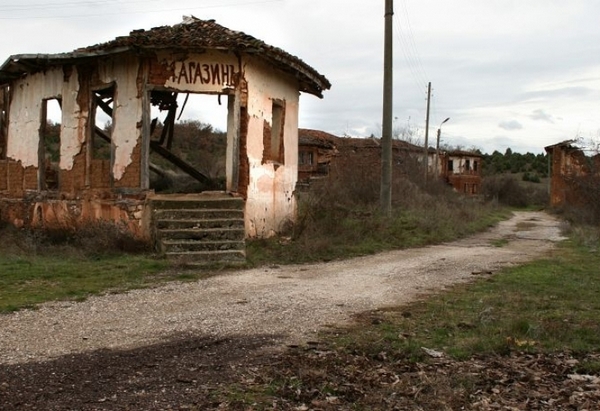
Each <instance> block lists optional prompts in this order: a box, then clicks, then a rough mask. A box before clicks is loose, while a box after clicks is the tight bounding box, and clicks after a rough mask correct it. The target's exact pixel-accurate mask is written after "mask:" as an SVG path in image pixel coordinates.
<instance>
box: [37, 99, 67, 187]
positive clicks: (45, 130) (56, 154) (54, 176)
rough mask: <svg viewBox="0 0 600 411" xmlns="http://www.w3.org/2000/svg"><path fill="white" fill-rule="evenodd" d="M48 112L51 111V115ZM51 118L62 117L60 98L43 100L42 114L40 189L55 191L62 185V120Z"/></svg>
mask: <svg viewBox="0 0 600 411" xmlns="http://www.w3.org/2000/svg"><path fill="white" fill-rule="evenodd" d="M48 113H51V116H49V114H48ZM50 118H56V119H62V101H61V99H60V98H50V99H46V100H43V101H42V112H41V116H40V121H41V124H40V140H39V147H38V161H39V164H38V189H39V190H50V191H54V190H58V189H59V187H60V184H59V176H60V172H59V170H60V168H59V163H60V133H61V122H60V120H59V121H52V120H50Z"/></svg>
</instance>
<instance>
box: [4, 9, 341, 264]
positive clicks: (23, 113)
mask: <svg viewBox="0 0 600 411" xmlns="http://www.w3.org/2000/svg"><path fill="white" fill-rule="evenodd" d="M329 88H330V83H329V81H328V80H327V79H326V78H325V77H324V76H323V75H321V74H320V73H318V72H317V71H316V70H315V69H313V68H312V67H310V66H309V65H307V64H306V63H304V62H303V61H302V60H300V59H299V58H297V57H295V56H292V55H290V54H289V53H287V52H285V51H283V50H281V49H279V48H277V47H273V46H270V45H267V44H265V43H264V42H262V41H260V40H257V39H256V38H254V37H252V36H249V35H247V34H244V33H242V32H237V31H233V30H229V29H227V28H225V27H223V26H220V25H218V24H217V23H215V22H214V21H212V20H209V21H204V20H199V19H196V18H193V17H186V18H184V21H183V22H182V23H180V24H177V25H174V26H163V27H157V28H153V29H150V30H135V31H132V32H131V33H130V34H129V35H128V36H123V37H118V38H116V39H114V40H112V41H109V42H107V43H103V44H99V45H94V46H90V47H85V48H81V49H77V50H75V51H73V52H69V53H61V54H46V55H40V54H22V55H15V56H11V57H9V58H8V59H7V60H6V62H5V63H4V64H3V65H2V66H1V67H0V219H2V220H4V221H8V222H11V223H13V224H15V225H17V226H28V225H33V226H51V225H65V224H75V225H76V224H80V223H82V222H84V221H86V220H89V219H106V220H112V221H117V222H119V223H123V224H125V225H127V227H128V228H129V229H130V230H131V231H133V232H135V233H136V234H137V235H139V236H142V237H146V238H152V237H153V236H154V235H155V234H156V233H155V232H154V229H155V228H156V227H157V224H156V220H160V219H161V218H169V219H171V220H177V223H178V224H179V225H177V224H175V223H174V222H172V221H171V222H164V221H163V223H162V224H163V228H164V227H166V228H164V230H165V232H167V231H169V230H171V231H173V232H174V231H176V230H177V229H179V231H180V232H179V234H178V235H179V236H180V237H181V236H182V235H183V234H182V230H187V231H188V232H190V231H193V230H192V229H193V227H197V226H198V224H199V223H196V225H194V223H192V225H191V226H189V227H187V226H185V224H187V223H186V221H187V222H189V221H190V220H194V219H201V220H202V221H204V220H205V219H206V216H202V217H200V216H193V213H191V210H192V209H202V208H206V209H216V208H221V207H222V205H224V204H227V203H228V201H229V200H231V201H233V202H234V203H235V205H234V206H233V208H234V209H237V211H236V213H237V214H236V215H237V217H236V219H237V220H239V221H240V222H239V223H235V224H234V223H231V221H229V220H230V219H229V218H225V217H224V215H222V216H221V217H219V218H217V220H218V221H216V222H213V223H212V226H215V225H218V224H219V222H220V221H221V222H223V221H225V220H228V221H227V222H226V223H225V224H227V225H228V229H229V230H233V227H235V230H236V232H237V233H238V234H237V235H238V237H239V235H240V233H241V237H242V239H243V238H244V237H248V236H250V237H254V236H269V235H271V234H272V233H274V232H276V231H277V230H278V229H279V227H280V225H281V224H282V223H283V222H284V221H286V220H287V219H290V218H294V214H295V211H296V201H295V198H294V195H293V192H294V189H295V185H296V180H297V177H298V107H299V95H300V92H303V93H307V94H311V95H314V96H317V97H319V98H321V97H322V93H323V91H324V90H327V89H329ZM179 94H185V95H190V94H192V95H193V94H208V95H212V96H214V97H215V104H217V100H218V104H225V105H226V106H227V130H226V132H227V153H226V189H225V191H224V192H219V193H210V195H207V194H194V195H186V196H182V195H176V196H175V195H164V194H163V195H158V194H156V193H155V192H154V190H153V189H152V187H151V186H150V181H151V174H152V173H153V170H154V167H153V164H152V163H151V161H150V153H151V152H154V153H158V154H159V155H160V156H162V157H163V158H165V159H166V160H168V161H169V162H171V163H173V164H175V165H176V166H177V167H178V168H180V169H181V170H183V171H185V172H186V173H187V174H189V175H191V176H192V177H194V178H195V179H197V180H199V181H203V180H205V179H206V178H207V177H206V176H204V175H203V174H202V173H201V172H199V171H198V170H197V169H195V168H194V167H192V166H190V164H188V163H186V162H185V161H184V160H182V159H181V158H178V157H177V156H176V155H174V154H173V153H172V152H171V151H170V146H171V142H172V140H173V138H177V136H174V135H173V124H174V122H175V119H176V117H177V113H178V110H181V109H182V107H180V106H179V105H178V101H179V100H178V98H177V97H178V95H179ZM217 97H218V99H217ZM52 103H55V106H56V107H59V111H60V114H59V118H60V133H59V136H58V137H57V138H53V139H50V138H49V137H48V133H47V130H46V128H47V124H48V112H49V105H50V104H52ZM184 104H185V103H184ZM99 113H101V114H102V115H103V116H104V118H108V119H109V121H110V124H111V125H110V128H109V129H108V130H107V129H106V128H102V124H98V123H99V121H101V120H99V118H101V117H99ZM155 114H156V116H155ZM160 116H164V118H159V117H160ZM157 122H160V123H164V127H163V128H162V132H161V133H160V134H159V133H157V132H156V130H157V127H156V125H157ZM156 134H159V135H156ZM175 201H179V203H175ZM202 201H204V203H203V204H201V203H202ZM207 201H208V202H209V203H206V202H207ZM211 201H212V202H211ZM161 208H163V210H162V211H163V213H162V217H160V218H159V217H157V216H158V215H159V214H160V212H161V210H160V209H161ZM164 209H166V210H171V211H165V210H164ZM175 209H184V210H187V214H185V215H181V216H176V214H175V213H174V212H172V210H175ZM240 211H241V212H242V213H243V215H240ZM213 214H214V215H217V214H218V213H213ZM159 223H160V222H159ZM158 228H159V229H160V224H158ZM194 235H195V236H196V237H205V236H206V234H199V233H195V234H194ZM159 237H160V236H159ZM222 237H223V238H228V237H227V235H224V234H222ZM238 240H239V238H238ZM187 241H188V242H189V241H191V239H187ZM215 242H216V241H215ZM177 247H179V248H177ZM182 247H183V246H182V245H181V244H179V245H178V246H176V247H175V250H174V251H172V252H173V254H176V252H177V250H180V249H181V248H182ZM212 247H215V248H216V249H219V250H226V249H227V246H226V245H223V244H213V245H212ZM166 251H167V252H169V249H168V247H167V248H166Z"/></svg>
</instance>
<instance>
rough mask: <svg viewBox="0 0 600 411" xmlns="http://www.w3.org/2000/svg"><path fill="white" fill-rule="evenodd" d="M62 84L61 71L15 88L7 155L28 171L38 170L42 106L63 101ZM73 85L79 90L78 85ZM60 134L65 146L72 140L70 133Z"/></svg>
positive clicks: (17, 83) (24, 81) (35, 76)
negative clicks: (34, 168) (48, 101)
mask: <svg viewBox="0 0 600 411" xmlns="http://www.w3.org/2000/svg"><path fill="white" fill-rule="evenodd" d="M63 83H64V80H63V71H62V68H60V67H58V68H54V69H51V70H48V71H46V72H45V73H36V74H33V75H30V76H27V77H25V78H24V79H21V80H17V81H15V83H14V84H13V92H12V101H11V107H10V115H9V120H8V138H7V146H6V155H7V157H9V158H11V159H13V160H16V161H20V162H21V164H22V166H23V167H25V168H26V167H36V168H37V167H38V164H39V161H38V146H39V138H40V135H39V130H40V126H41V115H42V105H43V102H44V100H45V99H51V98H61V97H62V95H63V88H64V86H63ZM71 85H73V86H75V90H78V88H79V87H78V86H77V84H71ZM65 100H68V99H65ZM63 110H67V108H63ZM61 134H64V135H61V137H62V139H63V141H64V142H65V143H67V142H68V141H69V140H70V137H72V136H69V133H68V132H67V133H64V132H61ZM61 157H62V153H61Z"/></svg>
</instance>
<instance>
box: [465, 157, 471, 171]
mask: <svg viewBox="0 0 600 411" xmlns="http://www.w3.org/2000/svg"><path fill="white" fill-rule="evenodd" d="M470 170H471V160H465V171H470Z"/></svg>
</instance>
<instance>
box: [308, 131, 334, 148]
mask: <svg viewBox="0 0 600 411" xmlns="http://www.w3.org/2000/svg"><path fill="white" fill-rule="evenodd" d="M337 139H339V137H337V136H334V135H333V134H329V133H327V132H325V131H321V130H312V129H308V128H301V129H298V143H299V145H301V146H315V147H321V148H334V147H335V141H336V140H337Z"/></svg>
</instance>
